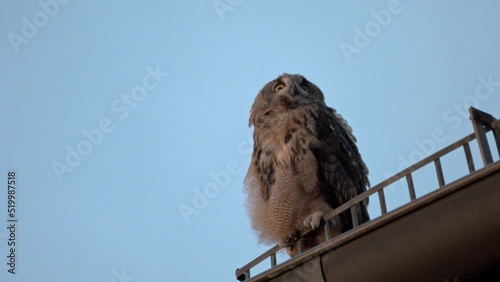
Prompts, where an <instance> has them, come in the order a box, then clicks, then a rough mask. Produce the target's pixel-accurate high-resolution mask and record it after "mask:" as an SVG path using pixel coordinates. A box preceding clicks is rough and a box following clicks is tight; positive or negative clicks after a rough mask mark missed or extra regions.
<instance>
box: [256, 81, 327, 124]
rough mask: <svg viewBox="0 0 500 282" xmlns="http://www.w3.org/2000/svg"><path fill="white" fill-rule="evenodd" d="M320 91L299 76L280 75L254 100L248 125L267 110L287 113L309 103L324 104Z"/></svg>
mask: <svg viewBox="0 0 500 282" xmlns="http://www.w3.org/2000/svg"><path fill="white" fill-rule="evenodd" d="M324 100H325V98H324V96H323V93H322V92H321V90H320V89H319V88H318V87H317V86H316V85H315V84H314V83H312V82H310V81H308V80H307V79H306V78H305V77H303V76H302V75H300V74H287V73H284V74H282V75H280V76H279V77H278V78H276V79H275V80H272V81H270V82H268V83H267V84H266V85H265V86H264V87H263V88H262V90H261V91H260V92H259V94H258V95H257V97H256V98H255V102H254V103H253V105H252V109H251V111H250V112H251V114H250V124H255V118H256V117H257V116H259V115H261V114H265V113H266V112H268V110H274V111H288V110H290V109H293V108H296V107H299V106H304V105H308V104H311V103H324Z"/></svg>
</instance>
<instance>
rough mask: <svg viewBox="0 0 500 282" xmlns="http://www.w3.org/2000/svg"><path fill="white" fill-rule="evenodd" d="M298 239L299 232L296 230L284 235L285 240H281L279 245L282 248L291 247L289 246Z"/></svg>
mask: <svg viewBox="0 0 500 282" xmlns="http://www.w3.org/2000/svg"><path fill="white" fill-rule="evenodd" d="M299 239H300V232H299V231H296V232H295V233H293V234H292V235H290V236H288V237H286V238H285V240H283V241H281V242H280V244H279V245H280V247H282V248H284V247H291V246H293V245H295V243H297V241H298V240H299Z"/></svg>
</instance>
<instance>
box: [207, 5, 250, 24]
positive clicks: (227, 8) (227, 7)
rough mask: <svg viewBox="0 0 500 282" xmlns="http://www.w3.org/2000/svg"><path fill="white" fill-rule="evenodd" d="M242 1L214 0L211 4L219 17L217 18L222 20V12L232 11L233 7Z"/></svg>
mask: <svg viewBox="0 0 500 282" xmlns="http://www.w3.org/2000/svg"><path fill="white" fill-rule="evenodd" d="M242 2H243V0H215V1H214V2H212V6H213V7H214V10H215V12H216V13H217V16H218V17H219V20H220V21H223V20H224V14H225V13H228V12H230V13H232V12H234V10H235V8H236V7H238V6H239V5H241V3H242Z"/></svg>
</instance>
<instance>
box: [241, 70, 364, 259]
mask: <svg viewBox="0 0 500 282" xmlns="http://www.w3.org/2000/svg"><path fill="white" fill-rule="evenodd" d="M251 125H253V126H254V149H253V155H252V162H251V164H250V167H249V169H248V173H247V176H246V179H245V184H246V188H245V190H246V192H247V194H248V195H247V196H248V198H247V207H248V209H249V212H250V217H251V221H252V227H253V228H254V230H256V231H257V233H258V235H259V239H260V241H261V242H264V243H280V244H282V245H286V246H287V247H288V252H289V253H290V254H291V255H294V254H296V252H297V247H296V237H297V235H298V234H300V233H302V232H304V231H306V230H308V229H313V230H315V231H314V232H311V233H309V234H308V236H306V237H305V238H302V242H303V245H304V250H307V249H309V248H312V247H314V246H315V245H317V244H319V243H321V242H322V241H324V236H323V234H324V232H322V228H318V227H319V226H320V225H321V223H322V220H323V216H324V215H326V214H327V213H328V212H330V211H332V210H333V209H334V208H336V207H338V206H340V205H341V204H343V203H345V202H346V201H348V200H349V199H352V198H354V197H355V196H357V195H358V194H360V193H362V192H363V191H365V190H366V188H367V186H369V182H368V169H367V168H366V166H365V164H364V162H363V160H362V159H361V156H360V154H359V152H358V148H357V147H356V144H355V142H356V139H355V137H354V136H353V135H352V130H351V128H350V127H349V126H348V125H347V122H346V121H345V120H344V119H343V118H342V116H341V115H339V114H337V113H336V111H335V109H333V108H329V107H328V106H327V105H326V104H325V99H324V96H323V93H322V92H321V90H320V89H319V88H318V87H317V86H316V85H314V84H313V83H311V82H309V81H307V80H306V79H305V78H304V77H303V76H301V75H290V74H283V75H281V76H279V77H278V78H277V79H275V80H273V81H271V82H269V83H267V84H266V85H265V86H264V88H262V90H261V91H260V92H259V94H258V95H257V97H256V98H255V102H254V104H253V105H252V109H251V111H250V126H251ZM367 205H368V202H363V203H361V205H359V206H358V213H357V215H358V219H359V220H360V223H362V222H366V221H368V220H369V216H368V211H367ZM331 226H332V231H333V235H335V234H339V233H341V232H344V231H346V230H348V229H351V228H352V219H351V215H350V213H349V212H345V213H343V214H341V215H340V216H338V218H336V219H335V220H334V222H332V224H331Z"/></svg>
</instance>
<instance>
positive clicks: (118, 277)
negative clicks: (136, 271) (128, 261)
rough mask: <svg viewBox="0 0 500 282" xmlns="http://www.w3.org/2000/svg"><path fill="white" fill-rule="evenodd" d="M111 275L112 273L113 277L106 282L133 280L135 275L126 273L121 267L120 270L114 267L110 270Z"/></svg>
mask: <svg viewBox="0 0 500 282" xmlns="http://www.w3.org/2000/svg"><path fill="white" fill-rule="evenodd" d="M111 275H113V277H112V278H111V279H109V280H108V282H127V281H134V280H135V276H132V275H127V273H126V269H125V268H123V267H122V271H121V272H118V271H116V270H115V269H113V270H111Z"/></svg>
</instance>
